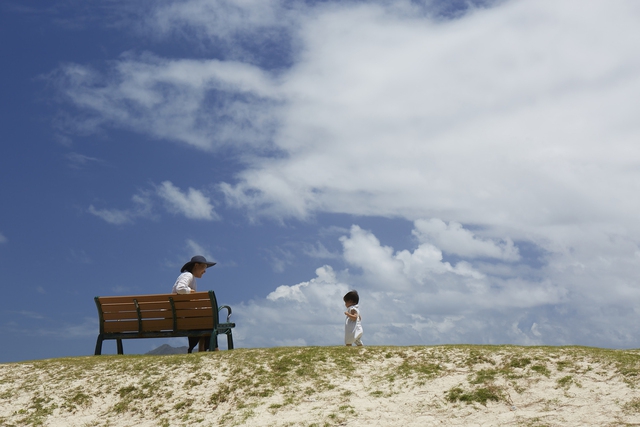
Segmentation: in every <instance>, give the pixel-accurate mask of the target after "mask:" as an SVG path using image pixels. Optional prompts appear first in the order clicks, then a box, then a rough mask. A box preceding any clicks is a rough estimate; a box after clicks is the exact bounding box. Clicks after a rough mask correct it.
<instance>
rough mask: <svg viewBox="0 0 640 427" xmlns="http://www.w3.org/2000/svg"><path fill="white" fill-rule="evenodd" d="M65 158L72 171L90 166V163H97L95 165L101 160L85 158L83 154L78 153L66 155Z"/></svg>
mask: <svg viewBox="0 0 640 427" xmlns="http://www.w3.org/2000/svg"><path fill="white" fill-rule="evenodd" d="M66 157H67V160H69V166H70V167H71V168H74V169H80V168H83V167H85V166H87V165H88V164H90V163H91V162H97V163H101V162H102V160H100V159H97V158H95V157H90V156H85V155H84V154H80V153H68V154H67V156H66Z"/></svg>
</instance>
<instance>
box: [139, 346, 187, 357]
mask: <svg viewBox="0 0 640 427" xmlns="http://www.w3.org/2000/svg"><path fill="white" fill-rule="evenodd" d="M186 353H187V346H186V345H185V346H182V347H172V346H170V345H169V344H162V345H161V346H160V347H158V348H154V349H153V350H151V351H148V352H146V353H145V354H152V355H155V356H158V355H163V354H186Z"/></svg>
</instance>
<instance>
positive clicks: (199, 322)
mask: <svg viewBox="0 0 640 427" xmlns="http://www.w3.org/2000/svg"><path fill="white" fill-rule="evenodd" d="M177 323H178V330H189V329H213V319H212V318H210V317H209V318H204V317H199V318H195V319H193V318H190V317H187V318H183V319H178V322H177Z"/></svg>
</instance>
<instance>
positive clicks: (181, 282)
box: [173, 273, 193, 294]
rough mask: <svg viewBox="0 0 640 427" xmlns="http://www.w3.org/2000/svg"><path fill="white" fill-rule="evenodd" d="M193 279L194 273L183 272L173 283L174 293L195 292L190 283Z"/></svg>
mask: <svg viewBox="0 0 640 427" xmlns="http://www.w3.org/2000/svg"><path fill="white" fill-rule="evenodd" d="M192 280H193V275H191V274H190V273H183V274H181V275H180V276H178V280H176V283H175V285H173V293H175V294H190V293H191V292H193V290H192V289H191V287H189V285H190V284H191V281H192Z"/></svg>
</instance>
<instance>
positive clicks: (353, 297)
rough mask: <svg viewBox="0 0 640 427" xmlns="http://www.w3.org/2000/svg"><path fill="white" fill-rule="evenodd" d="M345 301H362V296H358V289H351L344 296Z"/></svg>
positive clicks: (355, 302)
mask: <svg viewBox="0 0 640 427" xmlns="http://www.w3.org/2000/svg"><path fill="white" fill-rule="evenodd" d="M343 300H344V302H352V303H354V304H357V303H359V302H360V297H359V296H358V291H349V292H347V294H346V295H345V296H344V298H343Z"/></svg>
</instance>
